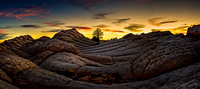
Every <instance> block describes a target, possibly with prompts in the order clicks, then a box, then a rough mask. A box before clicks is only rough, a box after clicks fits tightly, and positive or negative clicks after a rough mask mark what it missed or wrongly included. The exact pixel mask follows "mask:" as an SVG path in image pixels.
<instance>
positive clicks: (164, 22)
mask: <svg viewBox="0 0 200 89" xmlns="http://www.w3.org/2000/svg"><path fill="white" fill-rule="evenodd" d="M176 22H178V21H177V20H171V21H163V22H160V23H158V26H160V25H163V24H168V23H176Z"/></svg>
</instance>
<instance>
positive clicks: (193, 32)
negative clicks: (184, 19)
mask: <svg viewBox="0 0 200 89" xmlns="http://www.w3.org/2000/svg"><path fill="white" fill-rule="evenodd" d="M187 36H200V25H193V26H192V27H190V28H188V31H187Z"/></svg>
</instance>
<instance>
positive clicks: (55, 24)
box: [43, 21, 65, 27]
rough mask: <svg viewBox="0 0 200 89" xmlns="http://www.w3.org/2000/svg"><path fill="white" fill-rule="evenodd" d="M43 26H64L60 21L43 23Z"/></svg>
mask: <svg viewBox="0 0 200 89" xmlns="http://www.w3.org/2000/svg"><path fill="white" fill-rule="evenodd" d="M43 24H46V25H49V26H54V27H59V26H60V25H65V23H64V22H62V21H53V22H44V23H43Z"/></svg>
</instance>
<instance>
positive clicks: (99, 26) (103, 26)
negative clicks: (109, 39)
mask: <svg viewBox="0 0 200 89" xmlns="http://www.w3.org/2000/svg"><path fill="white" fill-rule="evenodd" d="M93 27H96V28H106V27H109V26H107V25H104V24H99V25H97V26H93Z"/></svg>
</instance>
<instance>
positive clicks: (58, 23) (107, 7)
mask: <svg viewBox="0 0 200 89" xmlns="http://www.w3.org/2000/svg"><path fill="white" fill-rule="evenodd" d="M199 9H200V0H3V1H1V3H0V42H3V41H4V40H6V39H10V38H13V37H16V36H20V35H31V36H32V37H33V38H35V39H36V38H39V37H41V36H49V37H52V36H53V35H54V34H55V33H57V32H59V31H60V30H66V29H70V28H76V29H77V30H78V31H79V32H81V33H82V34H84V35H85V36H86V37H89V38H91V37H92V32H93V31H94V30H95V29H97V28H100V29H101V30H102V31H103V32H104V36H103V38H104V39H105V40H107V39H110V38H115V37H117V38H120V37H122V36H124V35H126V34H127V33H134V34H141V33H148V32H151V31H168V30H169V31H171V32H172V33H174V34H177V33H184V34H185V33H186V31H187V28H188V27H189V26H191V25H194V24H200V10H199Z"/></svg>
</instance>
